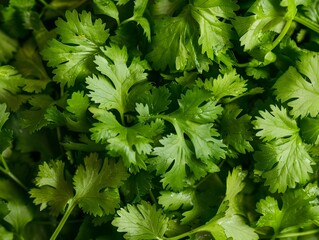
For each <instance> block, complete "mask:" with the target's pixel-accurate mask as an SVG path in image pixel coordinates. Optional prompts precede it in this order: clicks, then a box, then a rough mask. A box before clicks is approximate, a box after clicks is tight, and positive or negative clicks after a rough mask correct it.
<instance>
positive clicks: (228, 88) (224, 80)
mask: <svg viewBox="0 0 319 240" xmlns="http://www.w3.org/2000/svg"><path fill="white" fill-rule="evenodd" d="M196 84H197V86H198V87H201V88H204V89H206V90H207V91H211V92H212V93H213V95H214V97H215V98H216V99H217V100H220V99H222V98H224V97H239V96H241V95H242V94H244V93H245V92H246V91H247V81H246V80H244V79H243V78H242V77H241V76H240V75H239V74H237V73H236V70H231V71H229V72H226V73H225V74H224V75H223V76H222V75H218V77H217V78H215V79H213V78H210V79H206V80H205V81H201V80H198V81H197V82H196Z"/></svg>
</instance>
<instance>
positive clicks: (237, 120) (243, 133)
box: [221, 104, 254, 154]
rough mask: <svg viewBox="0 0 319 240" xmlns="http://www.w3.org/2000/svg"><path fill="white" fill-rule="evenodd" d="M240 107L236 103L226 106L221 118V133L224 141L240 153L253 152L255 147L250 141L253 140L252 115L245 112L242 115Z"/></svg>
mask: <svg viewBox="0 0 319 240" xmlns="http://www.w3.org/2000/svg"><path fill="white" fill-rule="evenodd" d="M241 112H242V109H240V108H239V107H238V106H237V105H235V104H228V105H226V106H225V108H224V111H223V115H222V118H221V135H222V137H223V140H224V143H225V144H226V145H228V146H231V147H232V148H234V150H235V151H237V152H239V153H243V154H244V153H246V151H247V152H252V151H253V150H254V149H253V147H252V145H251V144H250V142H251V141H252V140H253V134H252V132H251V131H250V130H251V128H252V125H251V122H250V119H251V116H249V115H247V114H245V115H242V116H240V117H238V116H239V115H240V113H241Z"/></svg>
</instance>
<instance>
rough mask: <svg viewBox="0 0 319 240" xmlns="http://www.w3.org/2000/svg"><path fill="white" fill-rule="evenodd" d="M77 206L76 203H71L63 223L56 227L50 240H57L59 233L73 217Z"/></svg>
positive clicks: (62, 220)
mask: <svg viewBox="0 0 319 240" xmlns="http://www.w3.org/2000/svg"><path fill="white" fill-rule="evenodd" d="M75 206H76V201H72V200H71V201H70V203H69V205H68V208H67V210H66V212H65V213H64V215H63V217H62V219H61V221H60V222H59V225H58V226H57V227H56V229H55V231H54V233H53V234H52V236H51V238H50V240H55V239H56V238H57V237H58V235H59V233H60V232H61V230H62V228H63V226H64V225H65V223H66V221H67V220H68V218H69V216H70V215H71V213H72V211H73V209H74V208H75Z"/></svg>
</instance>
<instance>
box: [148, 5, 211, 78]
mask: <svg viewBox="0 0 319 240" xmlns="http://www.w3.org/2000/svg"><path fill="white" fill-rule="evenodd" d="M196 24H197V23H196V22H194V20H193V19H190V16H189V9H188V8H187V9H185V11H183V12H182V13H181V14H179V15H178V16H176V17H168V16H166V17H161V18H158V19H156V20H155V21H154V27H153V29H154V30H153V34H154V35H155V36H153V37H152V42H151V49H152V50H151V52H150V53H149V54H148V55H147V58H148V60H149V61H151V62H152V63H153V66H154V68H155V69H161V70H165V68H166V67H167V66H168V67H169V68H170V69H171V70H172V71H174V70H178V71H188V70H192V69H194V68H197V69H198V71H199V72H202V71H208V68H209V64H210V60H209V59H208V58H207V57H206V56H205V55H202V54H201V50H200V47H199V45H198V43H197V42H198V35H197V33H198V27H197V25H196ZM167 39H169V41H167Z"/></svg>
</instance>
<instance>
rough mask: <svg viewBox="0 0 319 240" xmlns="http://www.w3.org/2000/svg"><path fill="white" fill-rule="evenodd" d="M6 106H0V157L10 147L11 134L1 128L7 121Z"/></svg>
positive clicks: (2, 104) (9, 131) (3, 104)
mask: <svg viewBox="0 0 319 240" xmlns="http://www.w3.org/2000/svg"><path fill="white" fill-rule="evenodd" d="M6 108H7V106H6V104H5V103H1V104H0V156H1V154H2V152H3V151H4V150H5V149H6V148H7V147H9V146H10V145H11V141H12V137H13V136H12V135H13V132H12V131H11V130H9V129H6V128H3V126H4V124H5V123H6V122H7V120H8V119H9V115H10V113H8V112H6Z"/></svg>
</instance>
